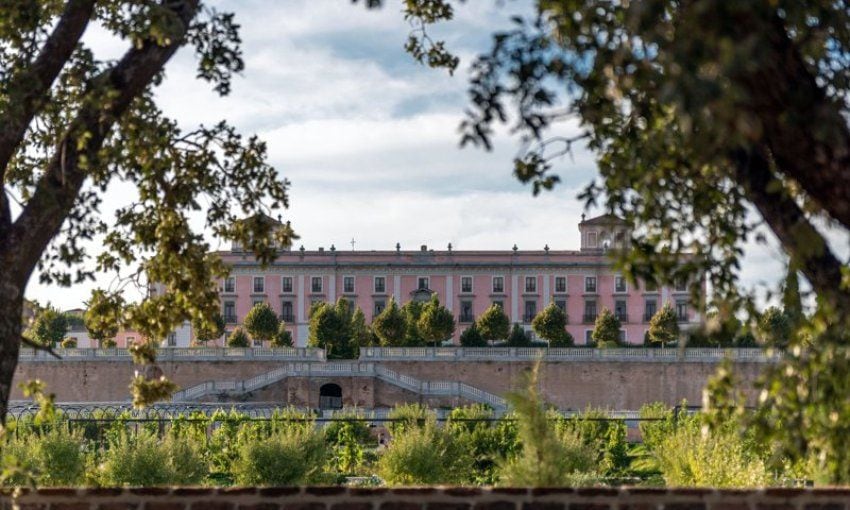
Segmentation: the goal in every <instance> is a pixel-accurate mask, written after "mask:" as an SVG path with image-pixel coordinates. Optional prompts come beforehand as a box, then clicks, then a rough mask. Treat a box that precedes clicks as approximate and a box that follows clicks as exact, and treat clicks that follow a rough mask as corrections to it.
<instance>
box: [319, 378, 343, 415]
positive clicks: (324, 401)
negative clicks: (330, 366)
mask: <svg viewBox="0 0 850 510" xmlns="http://www.w3.org/2000/svg"><path fill="white" fill-rule="evenodd" d="M319 409H342V388H341V387H340V385H339V384H334V383H328V384H323V385H322V387H321V388H319Z"/></svg>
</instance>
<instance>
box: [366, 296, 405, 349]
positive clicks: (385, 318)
mask: <svg viewBox="0 0 850 510" xmlns="http://www.w3.org/2000/svg"><path fill="white" fill-rule="evenodd" d="M372 331H373V332H374V333H375V335H376V336H377V337H378V340H379V341H380V342H381V345H382V346H384V347H399V346H401V345H402V344H403V342H404V337H405V334H406V333H407V323H406V321H405V320H404V314H402V312H401V309H400V308H399V307H398V304H396V302H395V298H392V297H391V298H390V301H389V303H387V307H386V308H384V310H383V311H382V312H381V313H379V314H378V316H377V317H375V318H374V319H372Z"/></svg>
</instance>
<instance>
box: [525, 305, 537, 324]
mask: <svg viewBox="0 0 850 510" xmlns="http://www.w3.org/2000/svg"><path fill="white" fill-rule="evenodd" d="M536 315H537V301H526V302H525V313H524V314H523V316H522V318H523V320H524V321H525V322H531V321H533V320H534V317H535V316H536Z"/></svg>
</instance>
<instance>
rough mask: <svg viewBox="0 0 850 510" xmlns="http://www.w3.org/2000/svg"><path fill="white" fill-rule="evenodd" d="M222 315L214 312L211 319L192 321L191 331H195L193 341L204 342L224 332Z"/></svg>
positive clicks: (219, 336) (217, 337)
mask: <svg viewBox="0 0 850 510" xmlns="http://www.w3.org/2000/svg"><path fill="white" fill-rule="evenodd" d="M224 326H225V324H224V316H222V315H221V313H219V312H216V313H215V314H214V315H213V316H212V318H211V320H208V321H197V320H196V321H192V331H193V332H194V333H195V341H196V342H198V343H199V344H206V343H207V342H209V341H210V340H217V339H219V338H221V336H222V335H223V334H224Z"/></svg>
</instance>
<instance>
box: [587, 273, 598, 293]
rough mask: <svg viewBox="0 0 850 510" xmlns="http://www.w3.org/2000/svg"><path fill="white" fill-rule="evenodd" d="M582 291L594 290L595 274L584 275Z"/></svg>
mask: <svg viewBox="0 0 850 510" xmlns="http://www.w3.org/2000/svg"><path fill="white" fill-rule="evenodd" d="M584 291H585V292H596V277H595V276H585V277H584Z"/></svg>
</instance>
